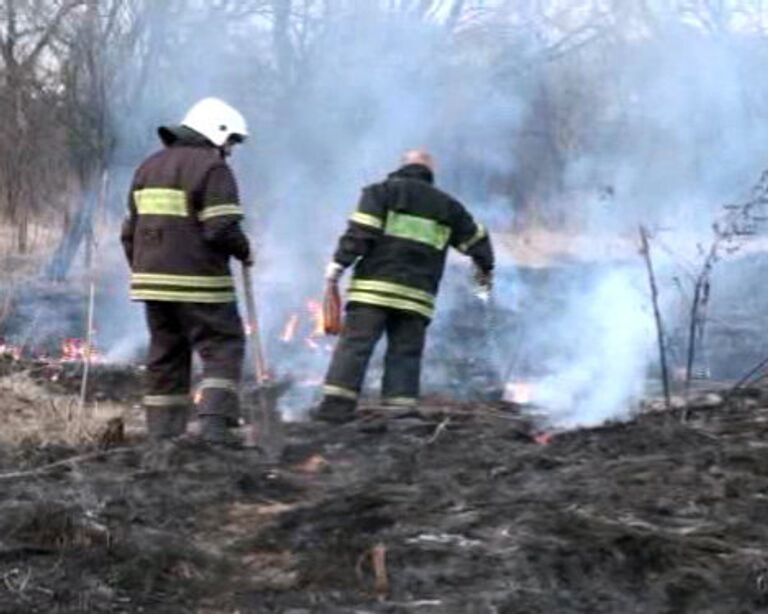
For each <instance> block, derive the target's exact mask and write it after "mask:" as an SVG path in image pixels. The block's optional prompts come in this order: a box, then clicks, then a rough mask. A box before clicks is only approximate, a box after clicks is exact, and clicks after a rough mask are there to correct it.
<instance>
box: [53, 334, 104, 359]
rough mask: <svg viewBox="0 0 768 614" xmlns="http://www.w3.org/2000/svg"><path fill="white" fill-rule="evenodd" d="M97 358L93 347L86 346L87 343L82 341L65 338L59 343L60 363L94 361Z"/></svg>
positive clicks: (74, 338) (97, 355)
mask: <svg viewBox="0 0 768 614" xmlns="http://www.w3.org/2000/svg"><path fill="white" fill-rule="evenodd" d="M98 358H99V354H98V352H97V351H96V348H95V347H93V345H88V342H87V341H86V340H84V339H78V338H77V337H67V338H66V339H64V340H63V341H62V342H61V361H62V362H80V361H85V360H90V361H94V360H97V359H98Z"/></svg>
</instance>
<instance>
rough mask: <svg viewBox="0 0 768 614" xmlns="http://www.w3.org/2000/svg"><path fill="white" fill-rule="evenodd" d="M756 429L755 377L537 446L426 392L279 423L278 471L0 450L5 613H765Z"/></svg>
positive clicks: (171, 451) (226, 462) (143, 449)
mask: <svg viewBox="0 0 768 614" xmlns="http://www.w3.org/2000/svg"><path fill="white" fill-rule="evenodd" d="M3 394H4V396H5V397H6V398H5V399H4V403H5V405H6V408H7V411H11V410H12V408H13V407H15V403H16V401H15V400H14V399H13V398H11V395H12V391H8V390H6V391H5V392H4V393H3ZM18 411H22V410H21V409H19V410H18ZM127 415H128V416H129V417H130V414H127ZM128 423H129V427H130V423H131V421H130V420H129V421H128ZM766 424H768V401H766V400H765V399H764V398H763V395H762V393H761V392H760V391H750V394H749V395H747V396H744V395H743V396H741V397H739V398H737V399H732V400H731V401H729V402H728V403H723V404H720V405H718V406H716V407H708V408H702V409H698V410H696V409H694V410H693V411H692V412H691V416H690V420H689V421H688V422H687V423H685V424H682V423H681V422H680V419H679V415H677V414H672V413H664V412H658V413H648V414H643V415H640V416H637V417H636V418H635V419H633V420H631V421H629V422H626V423H623V424H615V425H608V426H604V427H601V428H597V429H591V430H577V431H572V432H567V433H560V434H556V435H555V436H554V437H552V438H548V437H541V436H539V433H538V432H537V428H536V427H535V425H534V423H533V421H532V420H531V419H529V418H526V417H525V416H524V415H523V414H522V413H521V412H520V411H519V408H515V407H512V406H508V405H502V404H461V405H460V404H451V403H447V402H437V401H434V402H432V403H427V404H426V405H425V406H424V407H423V408H422V409H421V410H420V412H419V414H418V415H412V416H410V417H405V418H401V419H397V420H389V421H387V422H382V421H380V420H365V421H358V422H357V423H353V424H351V425H348V426H343V427H335V428H334V427H327V426H321V425H316V424H307V423H297V424H292V425H290V426H289V428H288V435H289V446H288V448H287V450H286V454H285V457H284V460H283V461H282V462H281V463H279V464H277V465H268V464H266V463H265V462H263V461H261V460H260V459H259V457H258V455H257V454H256V453H254V452H247V451H223V450H211V449H206V448H200V447H197V446H195V445H193V444H179V445H168V446H166V447H161V448H150V447H148V446H147V445H146V444H144V443H142V442H141V440H140V437H139V436H138V435H132V431H131V429H130V428H129V429H128V431H127V435H126V437H127V439H123V438H122V433H120V435H121V437H118V438H117V439H115V440H113V441H110V440H104V439H102V440H101V444H98V443H96V440H94V443H93V444H91V445H87V446H73V445H63V444H55V443H50V444H47V445H41V444H40V443H39V442H38V443H34V444H33V443H31V442H24V441H20V442H17V443H14V444H5V445H4V446H3V448H2V453H1V454H0V466H1V470H2V475H0V612H3V613H11V612H19V613H20V612H30V613H31V612H46V613H49V612H94V613H95V612H126V613H128V612H168V613H173V612H180V613H181V612H186V613H188V612H200V613H201V614H202V613H214V612H228V613H233V612H241V613H245V612H254V613H261V612H264V613H271V612H275V613H278V612H280V613H291V614H301V613H308V612H312V613H315V612H318V613H326V612H327V613H345V612H348V613H350V614H351V613H352V612H356V613H360V612H435V613H438V612H439V613H454V612H455V613H485V612H488V613H491V612H499V613H508V614H514V613H520V614H522V613H538V612H541V613H545V612H546V613H548V614H551V613H559V612H562V613H573V612H585V613H586V612H589V613H600V612H606V613H609V612H611V613H612V612H627V613H628V612H637V613H640V612H643V613H646V612H670V613H672V612H675V613H678V612H696V613H697V614H702V613H721V612H722V613H728V614H733V613H738V612H744V613H747V612H758V611H763V610H765V609H767V608H768V556H767V551H766V549H765V543H766V541H767V540H768V529H766V525H765V522H764V518H765V515H766V512H767V511H768V494H767V493H768V472H766V467H767V466H768V428H767V427H766ZM542 442H547V443H542ZM68 459H69V460H68Z"/></svg>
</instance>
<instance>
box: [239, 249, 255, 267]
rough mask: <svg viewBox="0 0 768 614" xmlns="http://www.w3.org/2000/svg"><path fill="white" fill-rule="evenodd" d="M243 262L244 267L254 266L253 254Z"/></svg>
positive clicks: (249, 254)
mask: <svg viewBox="0 0 768 614" xmlns="http://www.w3.org/2000/svg"><path fill="white" fill-rule="evenodd" d="M241 262H242V263H243V266H244V267H247V268H251V267H252V266H253V254H251V253H250V252H249V253H248V255H247V256H246V257H245V258H243V259H242V260H241Z"/></svg>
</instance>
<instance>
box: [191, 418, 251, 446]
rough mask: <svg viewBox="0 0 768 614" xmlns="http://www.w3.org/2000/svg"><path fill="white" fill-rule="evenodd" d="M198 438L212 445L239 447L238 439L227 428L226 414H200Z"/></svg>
mask: <svg viewBox="0 0 768 614" xmlns="http://www.w3.org/2000/svg"><path fill="white" fill-rule="evenodd" d="M200 439H202V440H203V441H204V442H206V443H210V444H213V445H220V446H227V447H239V446H240V445H241V442H240V440H239V439H238V438H237V437H236V436H235V434H234V433H233V432H232V431H231V430H229V421H228V420H227V417H226V416H221V415H218V414H209V415H205V416H200Z"/></svg>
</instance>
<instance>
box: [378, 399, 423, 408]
mask: <svg viewBox="0 0 768 614" xmlns="http://www.w3.org/2000/svg"><path fill="white" fill-rule="evenodd" d="M382 402H383V403H384V405H394V406H396V407H416V406H417V405H418V404H419V400H418V399H416V398H413V397H389V398H386V399H382Z"/></svg>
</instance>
